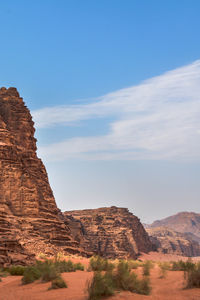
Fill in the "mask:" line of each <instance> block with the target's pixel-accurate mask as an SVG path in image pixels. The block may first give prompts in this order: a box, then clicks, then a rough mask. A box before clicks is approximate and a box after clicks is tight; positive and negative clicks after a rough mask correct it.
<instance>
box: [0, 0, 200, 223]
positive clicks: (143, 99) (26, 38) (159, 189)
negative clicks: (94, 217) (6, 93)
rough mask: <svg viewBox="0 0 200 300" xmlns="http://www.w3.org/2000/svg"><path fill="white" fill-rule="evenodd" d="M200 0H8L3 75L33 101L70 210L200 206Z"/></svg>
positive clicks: (148, 211)
mask: <svg viewBox="0 0 200 300" xmlns="http://www.w3.org/2000/svg"><path fill="white" fill-rule="evenodd" d="M199 11H200V2H199V1H198V0H196V1H195V0H192V1H185V0H177V1H170V0H168V1H160V0H151V1H147V0H146V1H145V0H143V1H142V0H140V1H139V0H138V1H128V0H126V1H122V0H120V1H119V0H109V1H107V0H106V1H104V0H101V1H89V0H85V1H81V0H79V1H76V0H73V1H67V0H66V1H61V0H57V1H55V0H48V1H47V0H46V1H45V0H43V1H37V0H36V1H22V0H19V1H2V3H1V8H0V36H1V47H0V85H1V86H6V87H8V86H15V87H17V88H18V90H19V92H20V94H21V96H22V97H23V98H24V100H25V102H26V104H27V106H28V107H29V108H30V109H31V112H32V114H33V117H34V120H35V127H36V129H37V133H36V134H37V138H38V154H39V156H40V157H42V159H43V161H44V162H45V165H46V167H47V170H48V173H49V178H50V183H51V186H52V188H53V191H54V194H55V197H56V201H57V203H58V206H59V207H60V208H61V209H62V210H69V209H81V208H90V207H100V206H110V205H118V206H124V207H128V208H129V209H130V210H131V211H132V212H133V213H135V214H136V215H138V216H139V217H140V218H141V219H142V221H144V222H151V221H152V220H155V219H158V218H161V217H165V216H168V215H170V214H173V213H176V212H178V211H183V210H189V211H197V212H200V204H199V194H200V193H199V192H200V188H199V182H198V178H199V175H200V163H199V162H200V151H199V150H200V142H199V137H200V135H199V134H200V125H199V122H198V120H199V116H200V61H199V59H200V39H199V31H200V18H199Z"/></svg>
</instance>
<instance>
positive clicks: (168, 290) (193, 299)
mask: <svg viewBox="0 0 200 300" xmlns="http://www.w3.org/2000/svg"><path fill="white" fill-rule="evenodd" d="M144 256H145V255H144ZM145 257H146V256H145ZM150 257H151V258H150ZM143 258H144V257H143ZM152 258H154V260H156V256H155V255H154V254H153V255H152V254H149V255H148V258H147V259H152ZM164 258H165V260H172V258H171V256H170V257H168V256H167V257H166V256H163V255H161V256H160V255H159V254H158V255H157V260H158V261H160V260H164ZM178 258H179V259H180V257H178ZM72 260H73V261H75V260H76V261H80V262H81V263H83V264H88V260H87V259H72ZM137 273H140V271H138V270H137ZM92 275H93V273H92V272H87V271H84V272H83V271H77V272H75V273H63V274H62V277H63V278H64V279H65V281H66V282H67V284H68V288H67V289H57V290H50V291H48V287H49V286H50V283H40V282H39V281H38V282H35V283H32V284H28V285H21V276H9V277H6V278H3V279H2V280H3V281H2V282H0V300H86V299H87V295H86V293H85V287H86V282H87V280H89V279H91V278H92ZM150 280H151V286H152V293H151V295H150V296H144V295H137V294H132V293H130V292H121V293H117V294H116V295H115V296H113V297H110V298H108V299H110V300H132V299H136V300H137V299H138V300H141V299H149V300H199V299H200V289H190V290H184V289H183V287H184V279H183V272H180V271H169V272H167V275H166V278H164V279H160V278H159V267H158V265H155V267H154V269H152V270H151V276H150Z"/></svg>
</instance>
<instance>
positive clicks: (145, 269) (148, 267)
mask: <svg viewBox="0 0 200 300" xmlns="http://www.w3.org/2000/svg"><path fill="white" fill-rule="evenodd" d="M152 268H153V263H152V261H150V260H147V261H145V262H144V263H143V276H149V275H150V270H151V269H152Z"/></svg>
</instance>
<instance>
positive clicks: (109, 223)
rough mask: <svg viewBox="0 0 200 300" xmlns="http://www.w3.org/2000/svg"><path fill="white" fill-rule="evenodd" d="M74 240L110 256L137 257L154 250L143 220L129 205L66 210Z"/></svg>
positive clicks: (102, 254)
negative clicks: (141, 220) (130, 210)
mask: <svg viewBox="0 0 200 300" xmlns="http://www.w3.org/2000/svg"><path fill="white" fill-rule="evenodd" d="M64 216H65V219H66V222H67V224H69V226H70V228H71V232H72V234H73V237H74V239H75V240H76V241H77V242H78V243H79V245H80V247H81V248H83V249H84V250H85V251H87V252H92V254H99V255H101V256H104V257H107V258H128V257H129V258H130V257H132V258H136V257H137V255H138V254H139V253H140V252H148V251H151V250H152V244H151V242H150V240H149V237H148V234H147V233H146V231H145V230H144V228H143V226H142V224H141V223H140V220H139V219H138V218H137V217H136V216H134V215H133V214H132V213H130V212H129V211H128V209H127V208H119V207H115V206H112V207H104V208H98V209H85V210H75V211H67V212H65V213H64Z"/></svg>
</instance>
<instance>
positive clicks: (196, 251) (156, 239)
mask: <svg viewBox="0 0 200 300" xmlns="http://www.w3.org/2000/svg"><path fill="white" fill-rule="evenodd" d="M146 230H147V232H148V234H149V236H150V239H151V241H152V243H153V244H154V245H155V247H156V248H157V250H158V251H159V252H162V253H167V254H176V255H181V256H188V257H192V256H200V245H199V243H198V242H196V241H195V240H192V239H190V238H189V237H188V235H187V234H184V233H180V232H176V231H174V230H172V229H169V228H167V227H155V228H147V229H146Z"/></svg>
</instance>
